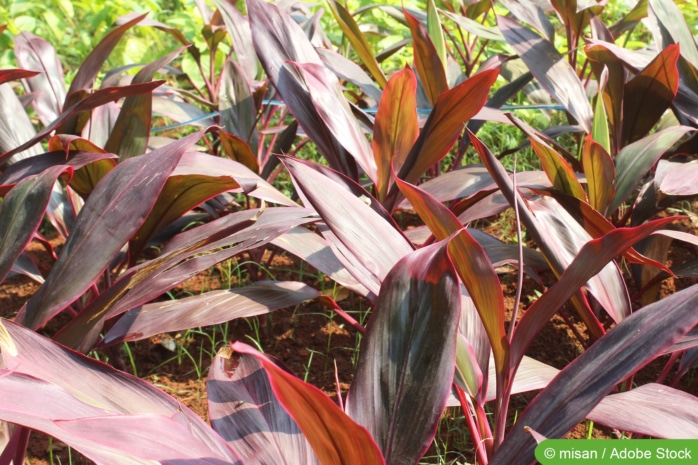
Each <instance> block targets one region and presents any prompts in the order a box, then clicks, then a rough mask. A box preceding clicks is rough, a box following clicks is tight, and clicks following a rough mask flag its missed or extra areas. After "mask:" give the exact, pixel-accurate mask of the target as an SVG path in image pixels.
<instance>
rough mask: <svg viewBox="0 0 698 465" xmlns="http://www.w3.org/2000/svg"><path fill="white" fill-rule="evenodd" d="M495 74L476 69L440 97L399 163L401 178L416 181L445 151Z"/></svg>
mask: <svg viewBox="0 0 698 465" xmlns="http://www.w3.org/2000/svg"><path fill="white" fill-rule="evenodd" d="M497 76H498V70H487V71H483V72H481V73H477V74H475V75H474V76H471V77H470V78H468V79H467V80H465V81H464V82H462V83H461V84H459V85H457V86H455V87H454V88H452V89H450V90H448V91H446V92H444V93H443V94H442V95H441V96H440V97H439V100H438V102H436V105H435V106H434V109H433V110H432V111H431V113H430V114H429V118H428V119H427V121H426V122H425V123H424V127H423V128H422V130H421V132H420V134H419V138H418V139H417V141H416V142H415V144H414V146H413V147H412V150H410V153H409V154H408V155H407V157H406V158H405V162H404V163H403V165H402V167H400V170H399V172H398V176H399V178H400V179H403V180H405V181H407V182H409V183H410V184H416V183H417V181H418V180H419V178H420V177H421V176H422V175H423V174H424V173H425V172H426V170H427V169H428V168H430V167H431V166H433V165H434V164H435V163H437V162H438V161H439V160H441V159H442V158H443V157H445V156H446V154H448V151H449V150H451V147H453V144H454V143H455V142H456V139H458V136H460V134H461V131H462V130H463V126H464V125H465V123H467V122H468V120H469V119H470V118H472V117H473V116H475V115H476V114H477V113H478V111H480V109H481V108H482V107H483V105H484V104H485V102H486V101H487V96H488V94H489V90H490V87H491V86H492V84H493V83H494V81H495V80H496V79H497ZM395 191H397V187H394V188H393V189H392V192H393V194H396V192H395Z"/></svg>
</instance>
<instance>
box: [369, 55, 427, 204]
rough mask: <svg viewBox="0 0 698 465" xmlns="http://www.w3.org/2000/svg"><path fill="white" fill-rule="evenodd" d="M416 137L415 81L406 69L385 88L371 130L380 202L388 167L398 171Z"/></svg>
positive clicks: (392, 77)
mask: <svg viewBox="0 0 698 465" xmlns="http://www.w3.org/2000/svg"><path fill="white" fill-rule="evenodd" d="M418 135H419V121H418V119H417V79H416V78H415V76H414V73H413V72H412V69H410V68H409V67H405V68H404V69H403V70H401V71H399V72H397V73H395V74H393V75H392V76H391V77H390V80H389V81H388V84H387V85H386V86H385V90H384V92H383V97H382V98H381V100H380V102H379V103H378V112H377V113H376V121H375V124H374V126H373V156H374V157H375V160H376V166H377V179H376V187H377V189H378V200H379V201H381V202H383V201H384V200H385V197H386V195H387V193H388V188H389V187H390V184H391V171H390V170H391V168H390V167H391V164H392V166H394V167H395V168H396V170H399V168H400V167H401V166H402V164H403V162H404V160H405V157H407V154H408V153H409V152H410V149H411V148H412V146H413V145H414V142H415V141H416V140H417V137H418Z"/></svg>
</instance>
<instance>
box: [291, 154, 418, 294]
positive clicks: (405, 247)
mask: <svg viewBox="0 0 698 465" xmlns="http://www.w3.org/2000/svg"><path fill="white" fill-rule="evenodd" d="M283 162H284V164H285V165H286V166H287V168H288V170H289V172H290V173H291V176H292V178H293V182H294V183H295V184H296V186H298V190H299V194H301V195H302V198H304V199H305V200H307V202H306V203H308V204H309V206H312V207H313V208H314V209H315V211H317V212H318V214H319V215H320V217H322V219H323V220H325V223H326V224H327V226H328V227H329V228H330V229H331V230H332V232H333V233H334V234H335V235H336V236H337V238H338V239H339V240H340V241H341V242H342V243H343V244H344V245H345V246H346V247H347V249H349V251H350V252H351V253H352V254H353V255H354V256H355V258H356V259H357V260H359V262H360V263H359V265H363V267H364V268H365V269H366V270H367V271H368V272H369V273H370V275H371V276H372V277H373V278H372V279H371V280H370V281H367V280H364V281H362V280H361V278H360V277H359V276H355V277H356V278H357V279H358V280H359V282H361V284H362V285H364V286H365V287H366V288H367V289H369V290H370V291H371V292H373V293H375V294H378V290H379V287H380V283H381V282H382V281H383V279H384V278H385V276H386V275H387V274H388V271H389V270H390V269H391V268H392V267H393V265H395V263H397V262H398V260H400V259H401V258H402V257H404V256H405V255H406V254H408V253H409V252H411V251H412V246H411V245H410V243H409V242H408V241H407V239H405V238H404V236H403V235H402V234H401V233H400V231H399V230H398V229H396V227H394V226H393V224H391V223H390V222H388V221H386V219H385V218H384V217H383V216H381V215H380V214H379V213H377V212H376V211H375V210H373V209H372V208H371V207H370V206H369V205H367V204H366V202H368V203H373V202H375V199H371V198H370V197H368V196H366V195H364V196H363V199H362V198H360V197H357V196H356V195H353V194H352V193H350V192H347V190H346V188H344V187H343V186H342V185H341V184H338V183H337V182H336V181H334V180H332V179H331V178H329V177H327V176H325V175H324V174H322V173H321V172H319V171H318V170H316V169H314V168H313V167H312V165H311V164H310V163H309V162H304V161H301V160H297V159H292V158H285V159H284V160H283ZM345 182H350V181H349V180H348V179H347V180H345ZM350 271H351V270H350Z"/></svg>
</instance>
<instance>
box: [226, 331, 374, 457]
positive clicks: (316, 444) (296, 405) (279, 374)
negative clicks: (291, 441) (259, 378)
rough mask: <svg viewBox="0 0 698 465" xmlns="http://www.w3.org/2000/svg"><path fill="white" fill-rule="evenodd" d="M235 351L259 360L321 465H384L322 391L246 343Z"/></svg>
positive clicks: (369, 439)
mask: <svg viewBox="0 0 698 465" xmlns="http://www.w3.org/2000/svg"><path fill="white" fill-rule="evenodd" d="M232 349H233V354H235V353H240V354H245V355H252V356H254V357H256V358H257V360H259V363H260V364H261V365H262V367H263V368H264V370H265V371H266V373H267V376H268V377H269V383H270V384H271V387H272V389H273V390H274V394H275V395H276V398H277V399H278V400H279V402H280V403H281V405H283V407H284V408H285V409H286V411H287V412H288V413H289V414H290V415H291V417H293V419H294V420H295V422H296V424H297V425H298V427H299V428H300V430H301V431H303V434H304V435H305V437H306V438H307V439H308V442H310V445H311V446H312V448H313V450H314V451H315V454H316V455H317V457H318V459H319V462H320V463H321V464H322V465H335V464H336V465H354V464H356V465H381V464H385V460H384V459H383V455H382V454H381V452H380V450H379V449H378V446H377V445H376V443H375V441H374V440H373V438H372V437H371V435H370V434H369V432H368V431H366V429H365V428H363V427H362V426H360V425H359V424H357V423H355V422H354V421H353V420H352V419H351V418H349V416H347V415H346V414H345V413H344V412H342V410H341V409H340V408H339V407H338V406H337V404H335V403H334V402H333V401H332V400H330V398H329V397H327V395H325V394H324V393H323V392H322V391H320V390H319V389H318V388H316V387H315V386H313V385H311V384H306V383H304V382H303V381H301V380H300V379H298V378H296V377H295V376H293V375H291V374H289V373H287V372H286V371H284V370H281V369H280V368H279V367H277V366H276V364H274V363H273V362H272V361H271V360H270V359H269V358H268V357H267V356H266V355H264V354H261V353H259V352H257V351H256V350H254V349H252V348H251V347H250V346H248V345H246V344H243V343H241V342H236V343H234V344H233V345H232Z"/></svg>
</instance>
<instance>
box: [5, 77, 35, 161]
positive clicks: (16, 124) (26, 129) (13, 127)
mask: <svg viewBox="0 0 698 465" xmlns="http://www.w3.org/2000/svg"><path fill="white" fill-rule="evenodd" d="M0 101H2V105H0V152H3V153H0V164H4V163H5V162H6V161H7V160H8V159H9V158H10V156H11V155H12V153H16V154H17V155H16V156H15V157H13V159H12V160H11V161H17V160H18V159H22V158H28V157H31V156H34V155H38V154H40V153H41V152H43V150H42V149H41V147H32V146H31V145H33V144H29V145H27V146H26V147H21V148H20V149H19V150H14V149H15V148H16V147H18V146H20V145H23V142H24V141H27V140H30V139H31V138H33V137H34V136H35V135H36V131H35V130H34V125H33V124H32V122H31V120H30V119H29V116H27V112H26V111H25V110H24V107H23V106H22V103H21V102H20V101H19V98H17V95H15V93H14V91H13V90H12V87H11V86H10V85H9V84H0ZM25 149H26V150H25ZM10 152H11V153H10ZM7 153H9V155H8V154H7Z"/></svg>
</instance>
